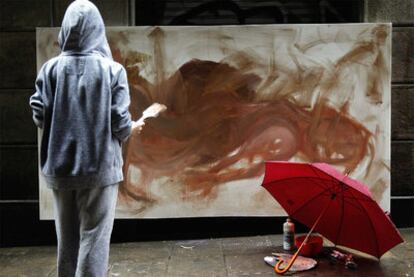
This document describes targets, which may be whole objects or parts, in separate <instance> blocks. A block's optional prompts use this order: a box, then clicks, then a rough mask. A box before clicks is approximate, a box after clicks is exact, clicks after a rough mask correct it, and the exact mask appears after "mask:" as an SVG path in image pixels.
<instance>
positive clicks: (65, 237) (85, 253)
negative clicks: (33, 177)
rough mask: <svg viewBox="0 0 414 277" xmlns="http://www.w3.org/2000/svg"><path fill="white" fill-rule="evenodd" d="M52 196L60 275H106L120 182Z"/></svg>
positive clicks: (77, 276)
mask: <svg viewBox="0 0 414 277" xmlns="http://www.w3.org/2000/svg"><path fill="white" fill-rule="evenodd" d="M53 195H54V205H55V226H56V234H57V239H58V255H57V272H58V276H59V277H66V276H67V277H74V276H76V277H86V276H88V277H89V276H94V277H103V276H106V272H107V269H108V258H109V244H110V239H111V233H112V227H113V223H114V216H115V206H116V200H117V195H118V184H115V185H109V186H105V187H99V188H87V189H79V190H63V189H62V190H57V189H54V190H53Z"/></svg>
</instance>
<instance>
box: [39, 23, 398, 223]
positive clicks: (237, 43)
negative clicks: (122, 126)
mask: <svg viewBox="0 0 414 277" xmlns="http://www.w3.org/2000/svg"><path fill="white" fill-rule="evenodd" d="M57 34H58V29H56V28H40V29H37V59H38V60H37V61H38V66H41V65H42V64H43V63H44V62H45V61H46V60H48V59H49V58H51V57H53V56H55V55H57V54H58V53H59V48H58V45H57V42H56V40H57ZM107 36H108V40H109V42H110V46H111V49H112V53H113V57H114V59H115V60H116V61H118V62H120V63H121V64H123V65H124V66H125V68H126V69H127V71H128V79H129V88H130V96H131V106H130V112H131V114H132V116H133V118H134V119H137V118H139V117H140V115H141V113H142V111H143V110H144V109H145V108H146V107H148V106H149V105H150V104H151V103H153V102H159V103H163V104H165V105H166V106H167V107H168V110H167V111H166V112H165V113H164V114H162V115H161V116H160V117H158V118H155V119H150V120H149V121H148V122H147V124H146V126H145V128H144V130H143V132H142V134H140V135H137V134H132V136H131V137H130V139H129V141H128V143H127V144H125V145H124V162H125V165H124V173H125V180H124V182H123V183H122V184H121V186H120V192H119V198H118V207H117V217H118V218H168V217H203V216H276V215H284V212H283V209H282V208H281V207H280V206H279V205H278V204H277V203H276V202H275V201H274V200H273V199H272V198H271V197H270V196H269V195H268V193H267V192H266V191H265V190H264V189H263V188H262V187H261V186H260V184H261V181H262V178H263V174H264V161H266V160H286V161H287V160H289V161H297V162H315V161H318V162H326V163H329V164H331V165H333V166H335V167H336V168H337V169H338V170H340V171H342V172H348V173H349V174H350V176H351V177H353V178H356V179H358V180H360V181H362V182H364V183H366V184H367V185H368V186H369V188H370V190H371V192H372V193H373V195H374V197H375V199H376V200H377V201H378V203H379V204H380V205H381V206H382V208H383V209H384V210H389V208H390V203H389V202H390V76H391V72H390V63H391V26H390V25H389V24H325V25H260V26H208V27H207V26H198V27H179V26H175V27H113V28H108V29H107ZM51 203H52V198H51V194H50V191H49V190H48V189H47V188H46V187H45V184H44V181H43V180H42V178H41V176H40V212H41V218H51V217H52V215H53V211H52V205H51Z"/></svg>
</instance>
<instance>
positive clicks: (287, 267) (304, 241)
mask: <svg viewBox="0 0 414 277" xmlns="http://www.w3.org/2000/svg"><path fill="white" fill-rule="evenodd" d="M334 198H335V196H333V197H331V200H332V199H334ZM329 204H331V201H329V202H328V204H327V205H326V206H325V208H324V210H323V211H322V212H321V214H320V215H319V216H318V218H317V219H316V221H315V223H313V226H312V228H311V229H310V230H309V233H308V234H307V235H306V237H305V239H304V240H303V242H302V244H301V245H300V246H299V248H298V250H296V253H295V254H294V255H293V257H292V259H290V261H289V263H288V264H287V266H285V267H284V268H280V266H281V265H282V263H283V260H280V261H279V262H277V264H276V265H275V267H274V270H275V272H276V273H278V274H283V273H285V272H287V271H288V270H289V269H290V268H291V267H292V265H293V263H294V262H295V260H296V258H297V257H298V255H299V253H300V250H301V249H302V247H303V246H304V245H305V243H306V242H307V241H308V239H309V236H310V234H311V233H312V232H313V229H315V227H316V225H317V224H318V222H319V220H320V219H321V218H322V216H323V215H324V214H325V212H326V210H327V209H328V207H329Z"/></svg>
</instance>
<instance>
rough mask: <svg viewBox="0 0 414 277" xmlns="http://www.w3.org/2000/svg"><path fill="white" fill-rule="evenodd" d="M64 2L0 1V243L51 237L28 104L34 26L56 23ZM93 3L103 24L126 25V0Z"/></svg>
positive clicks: (33, 66) (32, 76)
mask: <svg viewBox="0 0 414 277" xmlns="http://www.w3.org/2000/svg"><path fill="white" fill-rule="evenodd" d="M69 2H71V1H69V0H36V1H34V0H2V1H0V172H1V176H0V228H1V229H0V246H2V245H9V244H18V245H25V244H26V245H28V244H29V245H33V244H35V245H36V244H44V243H51V242H53V241H54V240H55V234H54V227H53V222H51V221H39V208H38V199H39V196H38V172H37V167H38V166H37V131H36V128H35V126H34V125H33V122H32V119H31V116H32V115H31V110H30V107H29V105H28V103H29V97H30V95H31V94H32V93H33V91H34V81H35V78H36V27H56V26H60V24H61V22H62V18H63V15H64V12H65V10H66V7H67V5H68V3H69ZM93 2H97V3H96V4H97V6H98V8H99V9H100V11H101V13H102V16H103V18H104V21H105V24H106V25H108V26H110V25H117V26H120V25H129V23H130V21H132V19H131V16H130V14H129V12H130V10H129V6H130V1H128V0H104V1H93Z"/></svg>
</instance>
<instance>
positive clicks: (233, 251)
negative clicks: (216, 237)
mask: <svg viewBox="0 0 414 277" xmlns="http://www.w3.org/2000/svg"><path fill="white" fill-rule="evenodd" d="M221 244H222V248H223V253H224V255H241V254H254V253H263V252H264V251H265V252H264V253H270V252H271V251H273V249H274V245H272V243H271V241H270V240H269V239H268V237H266V236H264V237H263V236H257V237H237V238H223V239H221Z"/></svg>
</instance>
